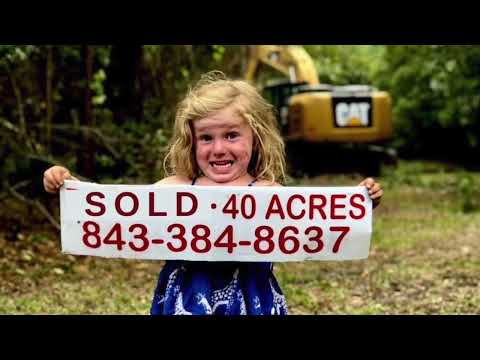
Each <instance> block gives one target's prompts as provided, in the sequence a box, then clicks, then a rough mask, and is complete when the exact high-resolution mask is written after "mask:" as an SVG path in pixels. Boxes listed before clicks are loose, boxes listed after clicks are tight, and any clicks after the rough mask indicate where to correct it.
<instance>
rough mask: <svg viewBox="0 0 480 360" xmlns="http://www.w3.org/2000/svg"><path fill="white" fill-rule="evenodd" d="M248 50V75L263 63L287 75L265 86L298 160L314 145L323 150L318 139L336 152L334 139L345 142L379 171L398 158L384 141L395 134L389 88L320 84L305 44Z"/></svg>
mask: <svg viewBox="0 0 480 360" xmlns="http://www.w3.org/2000/svg"><path fill="white" fill-rule="evenodd" d="M248 53H249V54H248V62H247V67H246V73H245V78H246V79H247V80H248V81H250V82H254V83H255V82H257V81H258V78H259V75H261V72H262V69H264V68H265V65H266V66H267V67H268V68H270V69H274V70H276V71H278V72H280V73H282V74H283V75H284V76H286V77H287V80H286V81H285V80H284V81H281V82H277V83H275V84H269V85H266V86H264V87H263V91H264V93H265V96H266V97H267V98H268V99H269V100H270V102H271V103H272V104H273V105H274V106H275V107H276V109H277V113H278V120H279V125H280V128H281V131H282V135H283V136H284V138H285V140H286V142H287V153H288V152H290V154H288V155H290V159H292V160H296V162H297V163H298V160H299V158H302V157H305V156H306V155H307V154H308V155H310V156H311V155H315V154H313V153H312V151H317V150H319V149H320V148H319V147H318V146H316V145H319V144H322V145H323V148H322V151H323V150H327V151H328V150H331V151H335V154H338V153H339V151H338V146H337V147H333V146H331V145H333V144H337V145H338V144H345V145H348V146H350V150H355V152H356V154H357V155H358V154H360V153H361V154H362V155H361V156H362V157H363V161H364V162H366V163H367V164H368V165H369V170H370V172H372V171H371V170H372V169H373V172H374V173H378V171H379V167H380V164H381V162H382V161H384V160H387V161H390V162H394V161H395V154H394V152H393V151H392V150H391V149H387V148H385V147H384V146H383V145H382V144H384V143H385V142H386V141H387V140H389V139H390V138H391V137H392V100H391V97H390V95H389V94H388V93H387V92H385V91H378V90H376V89H374V88H373V87H371V86H368V85H345V86H334V85H330V84H320V82H319V77H318V73H317V70H316V67H315V64H314V62H313V59H312V58H311V57H310V55H309V54H308V53H307V51H306V50H305V49H304V48H303V47H302V46H298V45H254V46H249V47H248ZM327 144H329V145H330V146H327V147H326V146H325V145H327ZM288 150H290V151H288ZM350 152H351V151H350ZM319 155H326V154H319ZM331 155H334V154H328V156H331ZM359 156H360V155H359ZM357 157H358V156H357ZM303 163H305V162H303ZM297 165H298V164H297ZM293 167H298V166H293Z"/></svg>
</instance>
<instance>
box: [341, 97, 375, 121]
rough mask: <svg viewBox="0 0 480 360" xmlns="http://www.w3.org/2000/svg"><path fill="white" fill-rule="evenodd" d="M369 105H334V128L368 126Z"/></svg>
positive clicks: (343, 103) (360, 103) (356, 103)
mask: <svg viewBox="0 0 480 360" xmlns="http://www.w3.org/2000/svg"><path fill="white" fill-rule="evenodd" d="M370 115H371V105H370V103H369V102H343V101H339V102H337V103H336V104H335V126H336V127H368V126H370Z"/></svg>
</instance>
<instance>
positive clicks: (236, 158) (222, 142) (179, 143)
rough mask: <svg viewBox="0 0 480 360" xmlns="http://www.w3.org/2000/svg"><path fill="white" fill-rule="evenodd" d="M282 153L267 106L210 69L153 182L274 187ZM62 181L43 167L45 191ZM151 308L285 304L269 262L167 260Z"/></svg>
mask: <svg viewBox="0 0 480 360" xmlns="http://www.w3.org/2000/svg"><path fill="white" fill-rule="evenodd" d="M284 155H285V152H284V143H283V141H282V138H281V137H280V134H279V132H278V130H277V126H276V120H275V116H274V112H273V108H272V106H271V105H270V104H268V103H267V102H266V101H265V100H264V99H263V98H262V97H261V95H260V94H259V93H258V92H257V90H256V89H255V88H254V87H253V86H252V85H250V84H248V83H247V82H245V81H241V80H230V79H227V78H226V77H225V76H224V75H223V74H222V73H219V72H211V73H208V74H206V75H204V76H203V77H202V79H201V80H200V81H199V82H198V84H197V85H196V86H195V87H194V88H193V89H191V90H190V91H189V93H188V94H187V96H186V97H185V99H184V100H183V101H182V102H181V103H180V105H179V107H178V110H177V114H176V118H175V125H174V134H173V138H172V142H171V145H170V149H169V152H168V154H167V156H166V158H165V163H164V165H165V170H166V172H167V174H169V175H171V176H169V177H167V178H165V179H163V180H161V181H159V182H157V183H156V185H159V186H162V185H169V184H183V185H192V186H195V185H206V186H224V185H237V186H281V185H280V184H281V183H283V182H284V181H285V177H286V174H285V156H284ZM64 179H74V180H76V179H75V178H74V177H73V176H72V175H71V174H70V173H69V171H68V170H67V169H65V168H63V167H60V166H54V167H52V168H50V169H48V170H47V171H46V172H45V174H44V186H45V189H46V190H47V191H48V192H52V193H55V192H57V191H58V188H59V187H60V186H61V185H62V184H63V180H64ZM359 185H360V186H366V187H367V188H368V189H369V193H370V197H371V198H372V200H373V204H374V207H375V206H377V205H378V203H379V201H380V198H381V196H382V195H383V191H382V190H381V188H380V185H379V184H378V183H376V182H375V181H374V180H373V179H371V178H368V179H365V180H364V181H362V182H361V183H360V184H359ZM150 312H151V314H154V315H156V314H161V315H170V314H217V315H240V314H249V315H260V314H265V315H277V314H278V315H283V314H287V306H286V302H285V297H284V295H283V293H282V291H281V290H280V287H279V285H278V283H277V280H276V279H275V276H274V274H273V265H272V263H268V262H258V263H251V262H244V263H237V262H195V261H167V262H166V264H165V266H164V267H163V269H162V271H161V272H160V275H159V279H158V283H157V287H156V289H155V292H154V296H153V301H152V305H151V311H150Z"/></svg>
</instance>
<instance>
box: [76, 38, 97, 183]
mask: <svg viewBox="0 0 480 360" xmlns="http://www.w3.org/2000/svg"><path fill="white" fill-rule="evenodd" d="M82 55H83V59H84V65H85V88H84V106H83V116H82V118H83V125H84V126H85V127H86V130H85V131H83V134H82V138H83V139H82V142H83V146H82V148H81V150H80V151H79V153H78V156H77V168H78V169H79V173H80V174H82V175H84V176H86V177H88V178H90V179H91V178H93V147H92V141H91V132H90V131H89V130H88V129H89V128H90V127H91V126H92V92H91V90H90V84H91V82H92V78H93V59H94V48H93V46H92V45H82Z"/></svg>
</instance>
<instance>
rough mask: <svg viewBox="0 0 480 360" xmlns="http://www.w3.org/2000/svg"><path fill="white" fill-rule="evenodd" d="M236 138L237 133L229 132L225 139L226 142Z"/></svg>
mask: <svg viewBox="0 0 480 360" xmlns="http://www.w3.org/2000/svg"><path fill="white" fill-rule="evenodd" d="M238 136H239V134H238V133H237V132H229V133H227V135H226V138H227V139H228V140H233V139H235V138H237V137H238Z"/></svg>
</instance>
